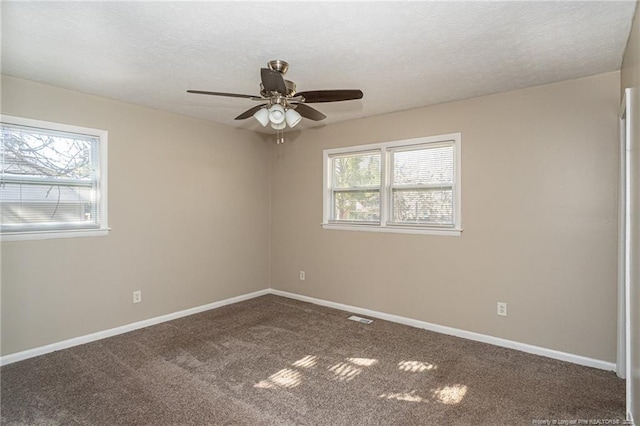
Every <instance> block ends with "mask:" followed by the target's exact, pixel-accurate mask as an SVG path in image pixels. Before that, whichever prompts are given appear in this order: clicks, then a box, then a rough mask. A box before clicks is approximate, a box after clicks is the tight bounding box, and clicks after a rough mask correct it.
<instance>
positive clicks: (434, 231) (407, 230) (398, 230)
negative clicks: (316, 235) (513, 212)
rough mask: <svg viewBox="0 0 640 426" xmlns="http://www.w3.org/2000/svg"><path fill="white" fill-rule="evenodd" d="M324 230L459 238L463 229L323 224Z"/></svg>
mask: <svg viewBox="0 0 640 426" xmlns="http://www.w3.org/2000/svg"><path fill="white" fill-rule="evenodd" d="M321 225H322V229H331V230H336V231H365V232H387V233H392V234H422V235H443V236H449V237H459V236H460V235H462V229H454V228H443V229H438V228H422V227H411V226H389V225H387V226H379V225H376V226H371V225H349V224H337V223H323V224H321Z"/></svg>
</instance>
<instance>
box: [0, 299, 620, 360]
mask: <svg viewBox="0 0 640 426" xmlns="http://www.w3.org/2000/svg"><path fill="white" fill-rule="evenodd" d="M266 294H274V295H276V296H282V297H287V298H289V299H295V300H300V301H302V302H308V303H313V304H314V305H320V306H326V307H329V308H333V309H338V310H341V311H347V312H352V313H356V314H360V315H364V316H368V317H373V318H378V319H382V320H386V321H391V322H395V323H398V324H403V325H408V326H411V327H416V328H422V329H425V330H430V331H435V332H436V333H442V334H447V335H451V336H456V337H461V338H464V339H469V340H475V341H477V342H483V343H489V344H491V345H495V346H501V347H504V348H509V349H515V350H519V351H522V352H527V353H531V354H535V355H542V356H546V357H548V358H553V359H558V360H561V361H567V362H571V363H574V364H578V365H584V366H587V367H593V368H599V369H601V370H608V371H615V368H616V365H615V364H614V363H612V362H607V361H601V360H597V359H593V358H588V357H584V356H581V355H574V354H570V353H566V352H560V351H556V350H553V349H547V348H542V347H539V346H534V345H528V344H526V343H520V342H514V341H512V340H506V339H501V338H499V337H494V336H489V335H486V334H480V333H474V332H472V331H466V330H460V329H457V328H453V327H446V326H442V325H438V324H432V323H429V322H425V321H420V320H415V319H411V318H406V317H401V316H398V315H392V314H386V313H384V312H378V311H373V310H371V309H365V308H358V307H356V306H350V305H345V304H342V303H336V302H331V301H328V300H323V299H317V298H315V297H309V296H303V295H300V294H295V293H289V292H287V291H282V290H276V289H273V288H269V289H264V290H259V291H255V292H253V293H248V294H244V295H240V296H236V297H231V298H229V299H224V300H221V301H218V302H213V303H209V304H207V305H202V306H197V307H195V308H189V309H185V310H182V311H178V312H174V313H171V314H166V315H161V316H158V317H154V318H150V319H147V320H143V321H138V322H134V323H131V324H127V325H123V326H120V327H115V328H111V329H109V330H104V331H99V332H97V333H92V334H87V335H85V336H79V337H74V338H72V339H68V340H63V341H61V342H57V343H52V344H50V345H45V346H40V347H37V348H33V349H28V350H26V351H22V352H16V353H13V354H9V355H5V356H2V357H0V365H7V364H11V363H14V362H18V361H22V360H25V359H28V358H33V357H36V356H40V355H45V354H48V353H50V352H54V351H59V350H61V349H67V348H71V347H73V346H78V345H83V344H85V343H89V342H93V341H96V340H100V339H105V338H107V337H112V336H116V335H118V334H123V333H128V332H130V331H133V330H138V329H140V328H144V327H149V326H151V325H155V324H160V323H163V322H166V321H171V320H173V319H176V318H182V317H185V316H188V315H193V314H197V313H200V312H204V311H208V310H211V309H216V308H220V307H222V306H226V305H231V304H233V303H238V302H242V301H245V300H249V299H253V298H255V297H259V296H264V295H266Z"/></svg>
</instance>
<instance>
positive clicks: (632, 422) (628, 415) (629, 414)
mask: <svg viewBox="0 0 640 426" xmlns="http://www.w3.org/2000/svg"><path fill="white" fill-rule="evenodd" d="M627 420H628V421H630V422H631V426H635V424H636V422H634V421H633V414H631V411H627Z"/></svg>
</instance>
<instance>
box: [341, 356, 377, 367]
mask: <svg viewBox="0 0 640 426" xmlns="http://www.w3.org/2000/svg"><path fill="white" fill-rule="evenodd" d="M347 361H349V362H350V363H352V364H355V365H359V366H361V367H371V366H372V365H376V364H377V363H378V360H377V359H372V358H347Z"/></svg>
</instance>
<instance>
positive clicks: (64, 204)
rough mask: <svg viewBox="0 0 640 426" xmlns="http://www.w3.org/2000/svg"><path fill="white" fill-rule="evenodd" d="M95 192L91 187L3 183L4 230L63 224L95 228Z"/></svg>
mask: <svg viewBox="0 0 640 426" xmlns="http://www.w3.org/2000/svg"><path fill="white" fill-rule="evenodd" d="M92 193H93V191H92V189H91V187H90V186H86V187H72V186H61V185H33V184H4V185H2V186H1V187H0V212H1V215H2V230H4V231H11V230H15V229H16V228H24V229H27V228H29V227H33V228H43V227H45V226H47V225H49V226H53V225H56V224H62V223H64V224H67V225H72V226H73V227H96V226H97V209H96V207H95V206H96V204H95V203H93V202H92V195H93V194H92ZM18 225H19V227H18Z"/></svg>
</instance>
